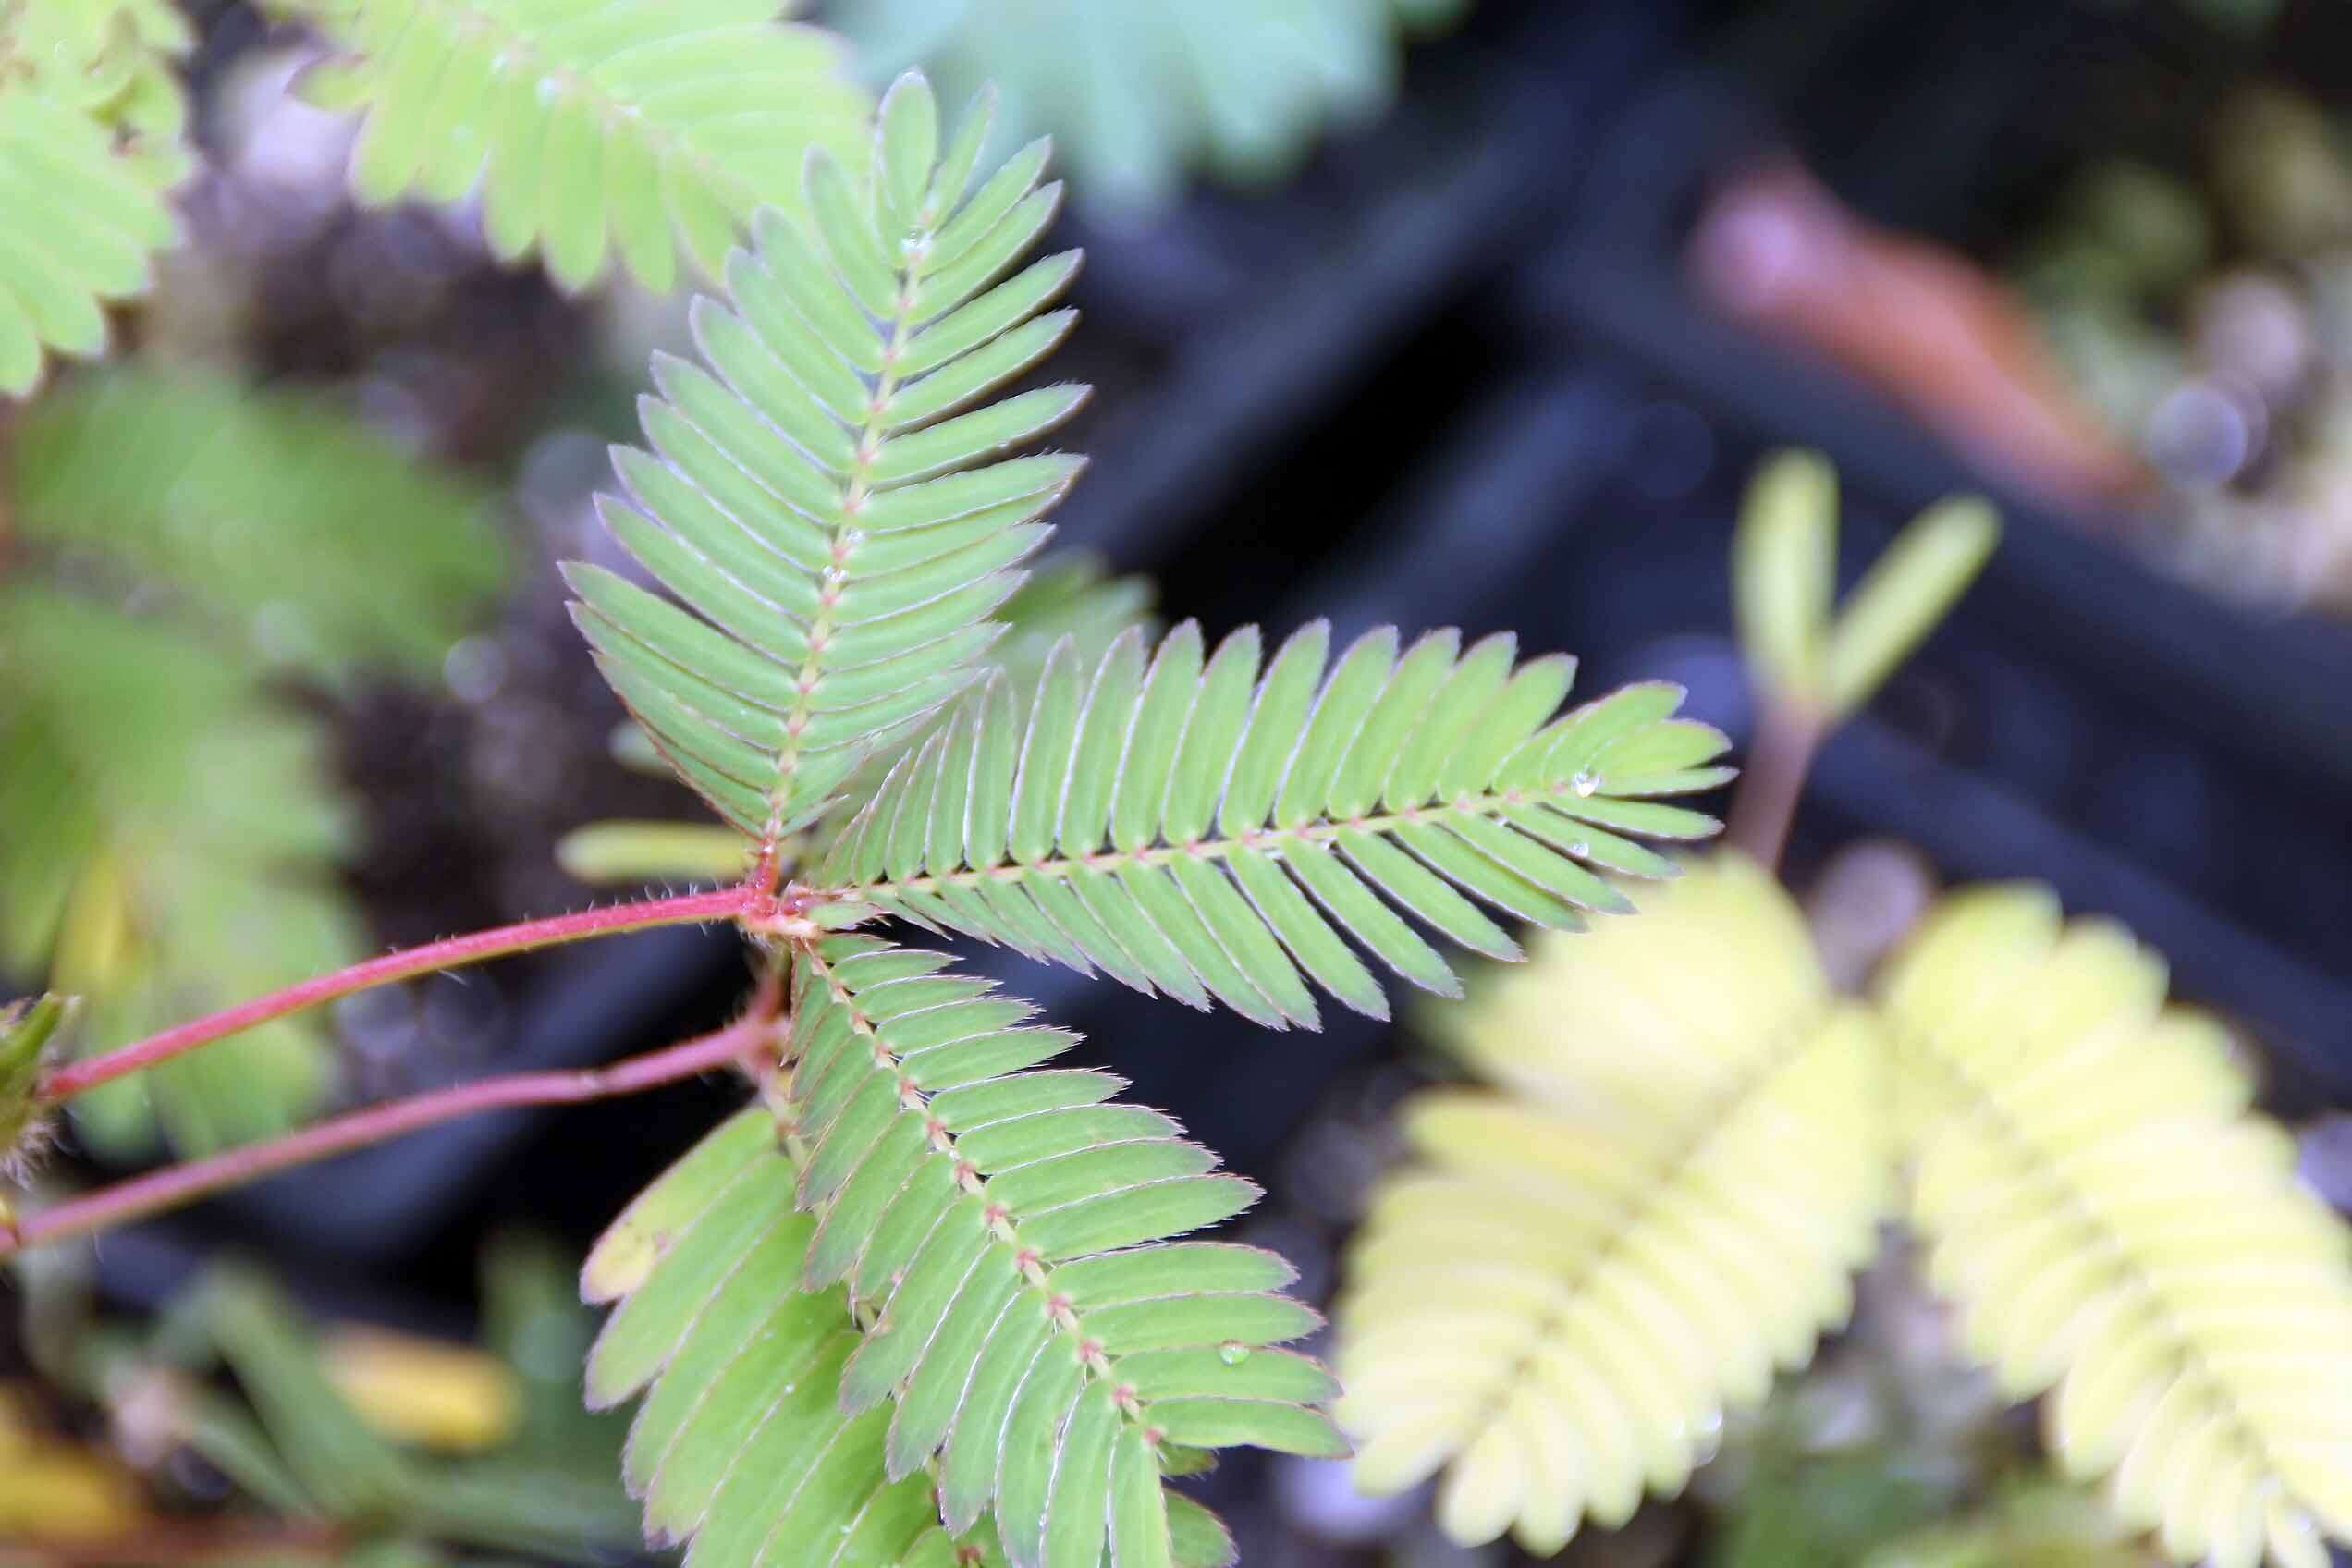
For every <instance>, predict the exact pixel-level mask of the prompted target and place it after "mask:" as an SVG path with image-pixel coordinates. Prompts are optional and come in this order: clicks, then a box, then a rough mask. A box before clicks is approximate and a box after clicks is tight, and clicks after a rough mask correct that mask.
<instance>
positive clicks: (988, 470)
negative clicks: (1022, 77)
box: [569, 79, 1084, 845]
mask: <svg viewBox="0 0 2352 1568" xmlns="http://www.w3.org/2000/svg"><path fill="white" fill-rule="evenodd" d="M986 119H987V113H986V105H985V104H984V105H982V106H980V107H979V108H978V109H976V110H975V112H974V115H973V116H971V118H970V121H969V123H967V124H966V125H965V126H964V127H963V128H962V130H961V131H960V132H959V133H958V135H957V136H956V137H955V139H954V140H953V141H951V142H950V143H949V144H948V145H947V147H946V150H945V151H944V152H942V151H941V150H940V142H939V138H938V130H937V111H936V109H935V108H934V107H933V104H932V99H931V94H930V90H929V88H928V87H926V86H925V84H924V83H923V82H922V81H921V80H920V79H910V80H905V81H902V82H900V85H899V86H898V87H897V88H895V89H893V90H892V92H891V93H890V95H889V98H888V102H886V104H884V107H883V113H882V116H881V122H880V129H879V133H878V138H877V148H878V151H877V153H876V158H875V160H874V163H875V169H876V173H875V176H874V178H872V179H871V180H870V181H865V182H860V181H858V180H857V179H855V178H853V177H852V176H851V175H850V174H848V173H845V172H844V171H843V170H842V168H841V166H840V165H839V164H837V163H836V162H834V161H833V160H832V159H831V158H829V157H827V156H826V155H824V154H823V153H818V154H816V155H815V156H814V157H813V158H812V159H811V161H810V164H809V169H808V195H809V203H810V210H811V217H810V220H809V223H808V226H807V227H806V229H805V230H804V229H803V228H802V227H801V226H799V225H797V224H795V223H794V222H793V221H792V220H790V219H789V218H786V217H785V216H783V215H781V214H776V213H772V212H771V213H768V214H765V215H764V216H763V217H762V219H761V220H760V222H759V224H758V225H757V227H758V231H759V251H758V254H757V255H752V254H747V253H744V252H741V251H739V252H737V253H736V254H735V255H734V256H733V257H731V258H730V259H729V263H728V267H727V276H728V288H729V300H730V301H731V306H730V305H722V304H719V303H717V302H715V301H711V300H702V301H698V302H697V305H696V308H695V310H694V312H693V325H694V330H695V335H696V337H697V340H698V341H699V342H700V344H701V346H702V350H703V353H704V357H705V358H706V359H707V360H708V361H709V362H710V365H711V370H710V371H704V370H703V369H701V368H699V367H697V366H694V365H692V364H688V363H685V362H683V361H677V360H671V359H661V360H657V361H655V366H654V374H655V380H656V382H657V383H658V384H659V385H660V386H661V388H662V391H663V394H664V396H663V397H662V398H658V399H654V398H649V399H647V400H646V401H645V403H644V404H643V418H644V426H645V433H646V435H647V437H648V438H649V439H650V441H651V442H652V445H653V450H652V451H651V452H646V451H640V450H635V449H623V450H620V451H619V452H618V453H617V454H616V459H615V460H616V462H617V464H618V466H619V471H620V475H621V478H622V480H623V481H624V482H625V483H626V484H628V486H629V489H630V492H631V500H628V501H622V500H617V499H613V498H610V497H606V502H605V507H604V513H605V518H606V522H607V523H608V524H609V526H610V527H611V528H612V530H613V532H614V533H615V534H616V535H617V536H618V537H619V540H620V541H621V543H622V544H623V545H625V546H626V547H627V548H628V549H629V550H630V551H631V553H632V554H633V555H635V556H636V557H637V558H638V559H639V560H640V561H641V562H643V564H644V566H645V568H646V570H648V571H650V572H651V573H652V574H653V575H654V576H655V578H656V579H658V580H659V581H660V582H662V583H664V584H665V585H667V586H668V588H669V589H670V590H671V591H672V592H673V593H675V594H677V596H678V597H679V599H680V600H682V601H683V602H684V603H685V605H686V606H690V607H691V609H692V611H693V612H694V613H692V614H689V613H687V611H686V610H682V609H680V607H678V606H676V605H674V604H672V603H670V602H668V601H667V600H664V599H662V598H659V597H657V596H655V595H654V594H649V593H647V592H645V591H644V590H643V589H640V588H637V587H635V586H633V585H631V583H629V582H625V581H623V580H622V579H620V578H619V577H616V576H614V575H613V574H612V573H609V572H606V571H602V570H598V569H596V568H594V567H586V566H574V567H572V568H571V569H570V572H569V576H570V582H571V583H572V586H573V587H574V589H575V590H576V591H577V592H578V593H579V594H580V602H579V604H578V606H577V610H576V615H577V619H579V621H580V624H581V626H582V630H583V631H585V632H586V634H587V636H588V639H589V641H590V642H591V643H594V645H595V648H596V650H597V655H598V660H599V663H600V664H601V666H602V668H604V670H605V672H606V676H607V677H608V678H609V679H610V680H611V681H612V683H613V685H614V687H615V688H616V689H617V690H618V691H619V693H620V696H621V698H622V700H623V701H624V702H625V703H627V704H629V706H630V708H631V711H632V712H633V713H634V714H635V716H636V717H637V719H638V721H639V722H640V723H642V724H643V726H644V727H645V729H646V730H647V731H648V732H649V733H650V734H651V735H652V736H653V737H654V740H655V743H656V744H657V745H658V746H659V747H660V748H661V749H662V751H663V752H664V753H665V754H667V755H668V757H669V758H670V760H671V762H672V763H673V764H674V765H675V766H677V768H678V769H679V771H680V774H682V775H683V776H684V777H685V778H686V779H687V781H688V782H689V783H691V784H692V785H693V787H694V788H695V789H696V790H700V791H701V792H702V794H703V795H704V797H705V798H706V799H708V800H709V801H710V802H711V803H712V804H713V805H715V806H716V807H717V809H718V812H719V814H720V815H722V816H724V817H726V818H727V819H728V820H729V822H732V823H733V824H734V825H735V826H736V827H739V828H741V829H742V830H743V831H744V832H746V833H748V834H751V835H753V837H754V838H755V839H759V840H760V841H761V843H762V844H763V845H766V844H771V843H773V842H774V841H775V840H777V839H779V838H781V837H782V836H783V835H784V834H786V833H790V832H792V831H794V830H796V829H798V828H799V827H802V826H804V825H806V824H807V823H808V822H809V821H811V820H812V819H814V818H815V816H816V815H818V814H819V813H820V812H822V811H823V810H824V808H825V807H826V806H827V804H829V803H830V802H831V801H832V799H833V798H834V795H835V793H836V791H837V790H839V788H840V786H841V785H842V784H843V782H844V780H845V779H847V778H849V776H850V774H851V771H852V770H853V769H854V768H856V767H857V766H858V765H859V764H860V762H861V760H862V759H863V758H864V757H865V756H866V755H868V754H869V753H872V752H874V751H876V750H877V749H880V748H884V747H887V746H888V745H889V744H890V743H891V741H892V740H893V738H894V737H895V738H902V737H903V736H905V735H906V734H907V733H909V732H911V730H912V729H913V728H915V727H917V726H919V725H921V724H922V723H923V722H924V721H925V719H926V718H927V717H929V716H930V715H932V714H933V713H935V712H936V711H937V709H938V708H939V707H940V706H941V705H943V704H946V703H948V702H949V700H951V699H952V698H953V697H954V696H955V695H956V693H957V692H960V691H961V690H962V688H963V687H964V685H965V684H967V683H968V682H969V681H970V680H972V678H973V676H974V672H975V670H976V669H977V668H978V666H977V664H976V662H975V661H977V660H978V659H979V658H980V657H981V656H982V655H983V654H985V653H986V650H987V648H988V646H989V644H990V643H991V642H992V641H993V640H994V639H995V637H996V635H997V631H998V628H997V627H996V626H995V625H994V624H993V623H992V622H991V621H990V620H989V619H988V617H989V616H990V615H991V613H992V612H994V611H995V610H996V609H997V608H998V606H1000V605H1002V604H1003V603H1004V601H1005V598H1006V596H1007V595H1008V594H1011V592H1012V591H1013V589H1014V588H1015V587H1016V586H1017V585H1018V584H1019V582H1020V576H1019V573H1018V572H1017V570H1015V569H1016V568H1017V566H1018V565H1019V563H1020V562H1021V561H1022V560H1023V558H1024V557H1027V556H1028V555H1029V554H1030V553H1031V552H1032V551H1034V550H1035V548H1036V547H1037V545H1039V544H1040V543H1042V542H1043V539H1044V536H1045V535H1046V533H1048V532H1049V530H1048V529H1047V528H1046V527H1045V526H1043V525H1042V524H1040V523H1039V522H1038V521H1037V519H1038V518H1039V517H1041V516H1042V515H1043V514H1044V513H1045V512H1046V511H1047V509H1049V508H1051V507H1052V506H1053V505H1054V504H1055V503H1056V502H1057V501H1059V500H1060V497H1061V496H1062V494H1063V492H1064V491H1065V490H1067V489H1068V487H1069V485H1070V484H1071V482H1072V479H1073V478H1075V477H1076V474H1077V472H1078V469H1079V467H1080V463H1079V460H1078V459H1075V458H1067V457H1059V456H1033V457H1023V458H1011V459H1002V457H1001V455H1002V454H1003V453H1004V452H1006V451H1008V450H1010V449H1011V448H1012V447H1018V446H1021V445H1023V444H1024V443H1026V442H1029V441H1031V440H1034V439H1035V437H1036V436H1038V435H1041V434H1043V433H1044V432H1045V431H1047V430H1048V429H1050V428H1051V427H1052V426H1053V425H1054V424H1056V423H1059V422H1060V420H1061V419H1062V418H1064V417H1065V416H1067V415H1068V414H1069V413H1070V412H1071V411H1072V410H1073V409H1075V408H1076V407H1077V406H1078V403H1079V402H1080V400H1081V399H1082V398H1083V397H1084V388H1082V387H1073V386H1056V387H1047V388H1044V389H1041V390H1037V391H1033V392H1025V393H1022V394H1019V395H1017V396H1014V397H1011V398H1002V399H1000V400H998V401H995V402H993V403H990V402H986V398H988V397H989V395H990V394H991V392H992V391H993V390H994V389H995V388H996V387H997V386H998V384H999V383H1001V382H1003V381H1005V380H1007V379H1008V378H1010V377H1011V376H1014V375H1017V374H1021V373H1022V372H1023V371H1024V370H1026V369H1027V368H1028V367H1029V366H1030V365H1032V364H1034V363H1035V361H1037V360H1038V359H1039V358H1040V357H1042V356H1043V355H1044V354H1045V353H1046V352H1047V350H1049V349H1052V347H1053V346H1054V345H1055V344H1056V343H1057V342H1058V341H1060V337H1061V336H1062V335H1063V333H1064V332H1065V331H1067V330H1068V328H1069V325H1070V323H1071V320H1072V312H1067V311H1060V312H1048V313H1044V314H1040V313H1039V312H1042V311H1044V309H1045V307H1046V306H1047V304H1049V303H1050V302H1051V301H1052V300H1053V298H1054V297H1055V296H1056V295H1057V294H1058V293H1059V292H1060V289H1061V288H1063V286H1064V285H1065V284H1067V283H1068V281H1069V279H1070V277H1071V275H1072V273H1073V272H1074V270H1075V268H1076V264H1077V257H1076V255H1075V254H1074V253H1072V254H1064V255H1060V256H1055V257H1051V258H1048V259H1047V260H1045V261H1041V262H1037V263H1034V264H1032V265H1030V266H1028V267H1026V268H1025V269H1023V270H1022V271H1020V272H1017V273H1013V274H1012V276H1010V277H1006V276H1004V275H1005V274H1006V273H1007V272H1008V271H1009V270H1010V269H1011V267H1012V266H1013V265H1014V263H1016V262H1017V261H1018V260H1019V258H1020V257H1021V255H1022V254H1023V252H1024V251H1026V250H1027V249H1028V248H1029V246H1030V245H1031V243H1032V242H1033V241H1034V240H1035V238H1036V235H1037V234H1038V232H1039V231H1040V230H1041V229H1042V228H1043V227H1044V226H1045V224H1046V222H1047V219H1048V218H1049V217H1050V216H1051V214H1052V213H1053V210H1054V207H1055V204H1056V202H1058V201H1059V196H1060V187H1059V186H1058V185H1047V186H1042V187H1040V186H1039V185H1038V184H1037V183H1036V182H1037V178H1038V175H1039V173H1040V172H1041V170H1042V169H1043V167H1044V158H1045V150H1044V148H1043V147H1042V146H1035V147H1032V148H1030V149H1029V150H1027V151H1025V152H1023V153H1020V154H1019V155H1017V156H1016V157H1014V158H1013V160H1012V161H1011V163H1009V164H1007V165H1005V166H1004V167H1003V168H1001V169H1000V170H998V172H997V173H996V174H995V175H993V176H991V177H989V178H987V179H986V180H984V181H982V182H980V183H979V185H978V188H977V189H976V190H973V191H972V193H971V194H970V195H969V196H968V197H967V196H966V195H965V194H964V193H965V191H966V189H967V187H968V186H969V185H970V184H971V172H972V169H973V167H974V159H975V157H976V156H977V153H978V150H979V143H980V140H981V137H982V135H983V134H984V133H985V130H986ZM1000 279H1001V281H1000ZM714 373H715V374H714ZM999 459H1001V460H999Z"/></svg>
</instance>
